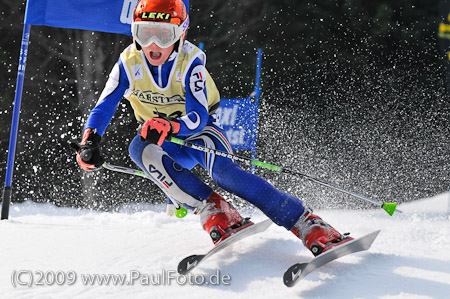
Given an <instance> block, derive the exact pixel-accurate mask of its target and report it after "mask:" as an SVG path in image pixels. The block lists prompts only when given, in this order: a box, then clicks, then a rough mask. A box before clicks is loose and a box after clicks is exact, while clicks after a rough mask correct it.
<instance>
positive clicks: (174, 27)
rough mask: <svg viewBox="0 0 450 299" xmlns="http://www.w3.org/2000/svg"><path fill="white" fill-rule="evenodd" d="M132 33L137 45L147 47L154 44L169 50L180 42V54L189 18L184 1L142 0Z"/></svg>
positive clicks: (136, 10) (135, 11)
mask: <svg viewBox="0 0 450 299" xmlns="http://www.w3.org/2000/svg"><path fill="white" fill-rule="evenodd" d="M131 26H132V27H131V32H132V34H133V38H134V40H135V41H136V43H137V44H138V45H139V46H141V47H147V46H149V45H151V44H152V43H155V44H157V45H158V46H159V47H161V48H167V47H170V46H171V45H173V44H175V43H176V42H179V45H178V52H180V50H181V48H182V46H183V43H184V39H185V36H186V31H187V28H188V26H189V16H188V14H187V12H186V6H185V5H184V3H183V1H182V0H140V1H139V2H138V4H137V5H136V8H135V10H134V14H133V23H132V25H131Z"/></svg>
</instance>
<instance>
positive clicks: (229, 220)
mask: <svg viewBox="0 0 450 299" xmlns="http://www.w3.org/2000/svg"><path fill="white" fill-rule="evenodd" d="M195 213H196V214H200V222H201V224H202V226H203V229H204V230H205V231H207V232H208V233H209V235H210V236H211V239H212V241H213V242H214V244H215V245H217V244H219V243H220V242H221V241H223V240H225V239H226V238H228V237H229V236H230V235H231V234H233V233H236V232H238V231H240V230H241V229H243V228H246V227H248V226H250V225H252V224H253V222H251V221H250V220H249V218H245V219H244V218H242V216H241V215H240V214H239V212H238V211H237V210H236V209H235V208H234V207H233V206H232V205H231V204H230V203H228V202H226V201H225V199H223V197H222V196H220V195H219V194H217V193H216V192H213V193H212V194H211V195H210V196H209V197H208V199H206V200H205V201H204V202H203V204H202V206H200V207H199V208H197V210H196V211H195Z"/></svg>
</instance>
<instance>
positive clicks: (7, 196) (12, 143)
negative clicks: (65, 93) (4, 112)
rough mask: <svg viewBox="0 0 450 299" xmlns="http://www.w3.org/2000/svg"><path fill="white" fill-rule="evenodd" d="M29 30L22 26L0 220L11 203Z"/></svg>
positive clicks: (6, 215) (7, 214) (5, 215)
mask: <svg viewBox="0 0 450 299" xmlns="http://www.w3.org/2000/svg"><path fill="white" fill-rule="evenodd" d="M30 28H31V25H28V24H24V26H23V33H22V45H21V47H20V57H19V68H18V72H17V83H16V95H15V98H14V110H13V117H12V122H11V135H10V137H9V149H8V162H7V164H6V177H5V188H4V189H3V200H2V214H1V220H3V219H8V217H9V205H10V203H11V183H12V176H13V170H14V157H15V154H16V144H17V132H18V127H19V118H20V104H21V102H22V91H23V80H24V77H25V66H26V64H27V54H28V43H29V41H30Z"/></svg>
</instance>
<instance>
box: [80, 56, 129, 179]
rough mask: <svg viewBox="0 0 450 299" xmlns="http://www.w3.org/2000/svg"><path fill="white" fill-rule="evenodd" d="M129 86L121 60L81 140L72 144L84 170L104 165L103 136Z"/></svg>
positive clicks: (91, 115)
mask: <svg viewBox="0 0 450 299" xmlns="http://www.w3.org/2000/svg"><path fill="white" fill-rule="evenodd" d="M128 86H129V82H128V78H127V76H126V74H125V70H124V68H123V66H122V63H121V61H120V60H119V62H117V63H116V65H114V68H113V70H112V71H111V73H110V75H109V79H108V81H107V83H106V85H105V88H104V89H103V92H102V94H101V95H100V98H99V100H98V102H97V104H96V105H95V107H94V109H93V110H92V111H91V113H90V114H89V117H88V120H87V121H86V124H85V126H84V132H83V138H82V140H81V142H80V143H72V144H71V146H72V147H73V148H74V149H75V150H76V151H77V162H78V164H79V165H80V167H81V168H83V169H84V170H86V171H93V170H96V169H99V168H100V167H101V166H102V164H103V162H104V159H103V157H102V156H101V153H100V148H99V144H100V140H101V136H102V135H103V133H104V132H105V129H106V127H107V126H108V124H109V123H110V121H111V119H112V117H113V115H114V113H115V112H116V110H117V106H118V104H119V102H120V100H121V99H122V97H123V95H124V93H125V92H126V91H127V89H128Z"/></svg>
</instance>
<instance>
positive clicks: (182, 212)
mask: <svg viewBox="0 0 450 299" xmlns="http://www.w3.org/2000/svg"><path fill="white" fill-rule="evenodd" d="M102 167H103V168H106V169H108V170H112V171H116V172H121V173H126V174H132V175H135V176H140V177H143V178H146V179H149V180H151V178H150V177H149V176H148V175H147V174H146V173H145V172H144V171H141V170H137V169H132V168H127V167H122V166H117V165H112V164H109V163H107V162H104V163H103V164H102ZM172 203H173V204H174V206H175V216H177V217H178V218H183V217H184V216H186V215H187V209H186V208H185V207H183V206H181V205H179V204H178V203H176V202H173V201H172Z"/></svg>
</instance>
